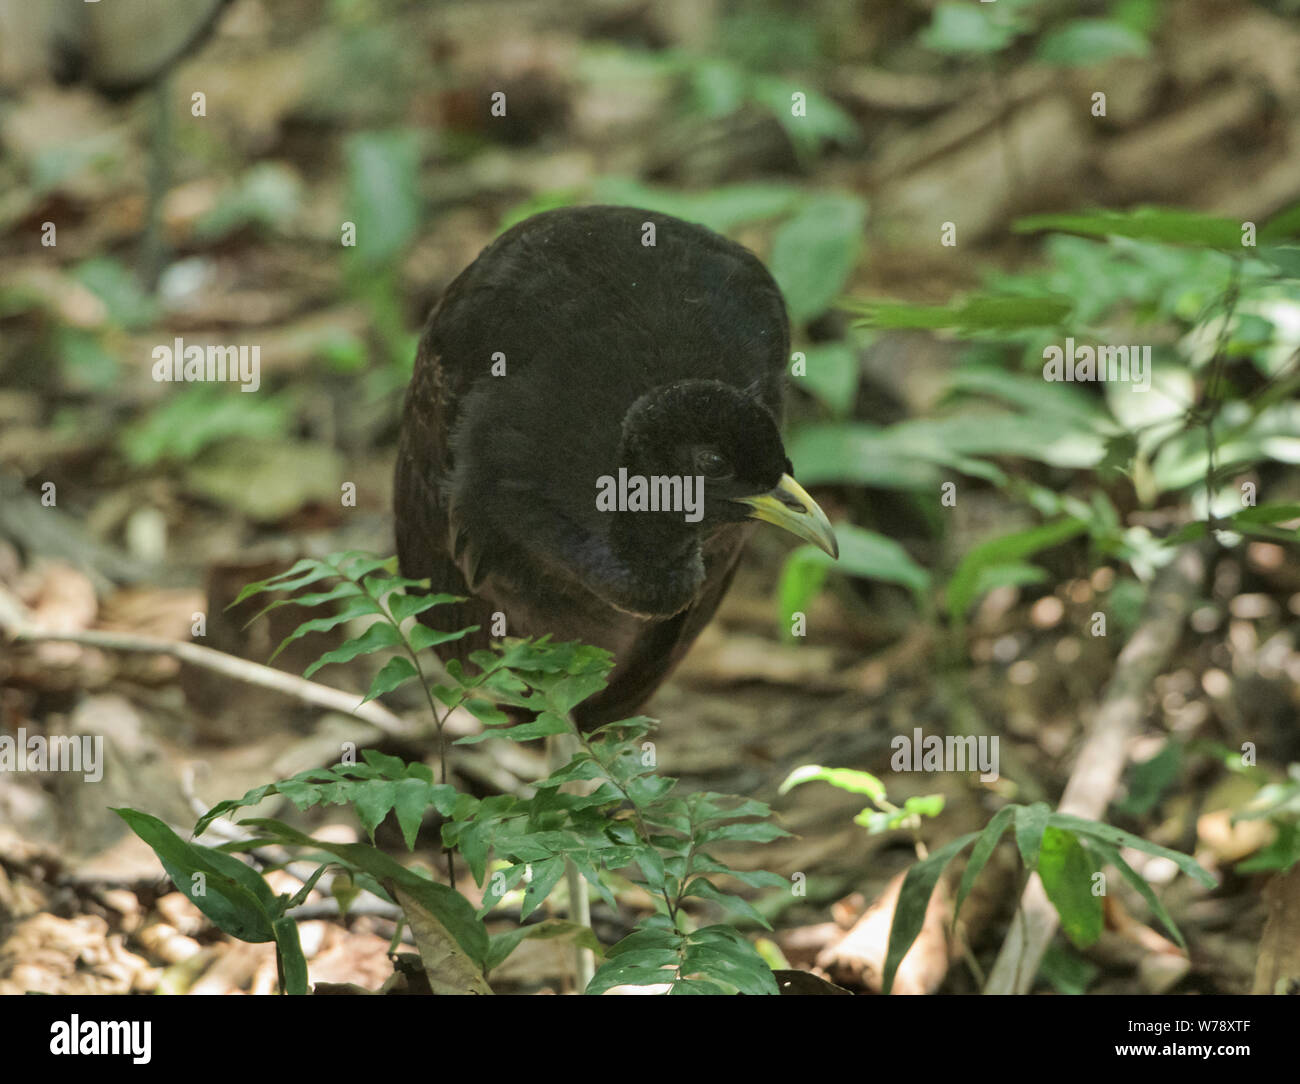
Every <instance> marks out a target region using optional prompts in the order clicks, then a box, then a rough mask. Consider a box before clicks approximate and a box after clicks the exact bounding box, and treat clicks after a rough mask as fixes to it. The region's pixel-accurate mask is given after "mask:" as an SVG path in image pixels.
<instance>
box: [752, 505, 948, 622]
mask: <svg viewBox="0 0 1300 1084" xmlns="http://www.w3.org/2000/svg"><path fill="white" fill-rule="evenodd" d="M835 537H836V539H837V540H838V541H839V544H840V556H839V560H838V561H836V560H835V559H834V558H832V557H831V556H830V554H828V553H825V552H823V551H822V550H820V549H818V548H817V547H816V546H800V547H799V548H798V549H795V550H793V551H792V552H791V553H790V555H789V556H788V557H787V558H786V561H785V566H784V567H783V568H782V570H781V580H780V583H779V584H778V586H777V592H778V598H779V600H780V607H781V611H780V615H779V616H780V622H781V627H782V630H783V631H784V632H786V633H787V634H788V633H789V627H790V617H791V615H792V614H795V613H806V612H807V610H808V608H809V606H810V605H811V603H812V600H813V599H814V598H815V597H816V594H817V591H818V590H820V588H821V584H822V580H823V579H824V578H825V575H826V573H827V572H830V571H833V570H834V571H838V572H842V573H847V574H848V575H850V576H859V577H861V578H862V579H867V580H880V581H882V582H884V583H896V584H899V585H900V586H903V587H906V588H908V589H910V590H911V591H913V592H914V593H915V594H917V595H922V594H924V593H925V592H926V591H927V590H928V589H929V586H930V574H929V572H927V571H926V570H925V569H924V568H922V567H921V566H920V565H918V564H917V563H916V562H915V561H914V560H912V558H911V556H910V555H909V554H908V552H907V551H906V550H905V549H903V547H902V546H900V545H899V544H898V543H897V542H895V541H894V540H893V539H892V538H887V537H885V536H884V535H880V534H876V533H875V532H874V531H868V530H866V529H864V528H862V527H855V526H853V525H852V524H849V523H843V524H838V525H837V526H836V528H835Z"/></svg>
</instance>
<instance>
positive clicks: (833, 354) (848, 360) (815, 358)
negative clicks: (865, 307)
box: [794, 342, 859, 418]
mask: <svg viewBox="0 0 1300 1084" xmlns="http://www.w3.org/2000/svg"><path fill="white" fill-rule="evenodd" d="M800 353H802V354H803V355H804V358H803V366H804V370H803V375H802V376H796V377H795V378H794V381H795V383H796V384H797V385H798V386H799V387H801V388H803V389H804V390H805V391H807V392H809V393H810V394H812V395H814V396H816V397H817V398H818V399H819V400H821V402H822V403H823V404H824V405H825V406H826V408H827V409H828V410H830V412H831V413H832V414H834V415H835V416H836V417H839V418H844V417H849V416H850V415H852V413H853V406H854V403H855V402H856V400H857V395H858V379H859V374H858V353H857V351H856V350H855V349H854V348H853V347H852V346H850V345H849V344H848V343H846V342H830V343H818V344H817V345H815V346H806V347H804V348H803V350H802V351H800Z"/></svg>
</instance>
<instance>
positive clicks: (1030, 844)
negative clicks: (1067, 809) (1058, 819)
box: [1016, 802, 1052, 870]
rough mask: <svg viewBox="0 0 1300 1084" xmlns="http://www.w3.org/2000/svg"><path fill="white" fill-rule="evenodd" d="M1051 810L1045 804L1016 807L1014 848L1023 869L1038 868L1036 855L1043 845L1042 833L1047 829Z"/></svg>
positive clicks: (1037, 803) (1036, 803)
mask: <svg viewBox="0 0 1300 1084" xmlns="http://www.w3.org/2000/svg"><path fill="white" fill-rule="evenodd" d="M1051 813H1052V808H1051V806H1049V805H1048V804H1047V803H1046V802H1035V803H1034V804H1033V805H1022V806H1016V846H1017V847H1019V848H1020V859H1021V861H1023V862H1024V864H1025V869H1027V870H1034V869H1037V868H1038V854H1039V851H1040V849H1041V848H1042V845H1043V831H1044V830H1045V829H1046V828H1047V821H1048V817H1050V816H1051Z"/></svg>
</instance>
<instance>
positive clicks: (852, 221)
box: [768, 195, 867, 324]
mask: <svg viewBox="0 0 1300 1084" xmlns="http://www.w3.org/2000/svg"><path fill="white" fill-rule="evenodd" d="M866 213H867V211H866V205H865V204H864V203H863V202H862V200H861V199H859V198H857V197H855V196H841V195H826V196H817V197H814V198H813V199H811V200H809V201H808V203H807V204H806V205H805V206H804V207H803V208H802V209H801V210H800V211H799V213H798V214H796V215H795V216H794V217H793V218H791V219H790V220H789V221H788V222H786V223H785V224H784V225H782V226H781V228H780V229H779V230H778V231H777V233H776V236H775V238H773V241H772V254H771V258H770V259H769V261H768V266H769V268H770V269H771V272H772V277H773V278H774V279H776V282H777V285H778V286H780V287H781V293H782V294H783V295H784V296H785V301H786V307H787V308H788V309H789V312H790V322H791V323H792V324H803V323H805V322H806V321H808V320H811V319H812V318H813V317H814V316H818V315H820V314H821V313H823V312H825V311H826V309H828V308H829V307H830V306H831V304H832V302H834V300H835V299H836V298H837V297H838V296H839V295H840V293H841V292H842V291H843V289H844V286H845V284H846V283H847V282H848V280H849V276H850V275H851V274H852V273H853V268H854V265H855V264H856V263H857V259H858V252H859V251H860V249H861V247H862V227H863V223H864V221H865V220H866Z"/></svg>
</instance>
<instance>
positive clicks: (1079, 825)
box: [1048, 813, 1218, 888]
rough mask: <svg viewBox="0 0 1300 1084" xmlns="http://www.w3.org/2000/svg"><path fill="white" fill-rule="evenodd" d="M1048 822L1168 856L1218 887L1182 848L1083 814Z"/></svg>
mask: <svg viewBox="0 0 1300 1084" xmlns="http://www.w3.org/2000/svg"><path fill="white" fill-rule="evenodd" d="M1048 823H1049V824H1053V825H1055V826H1056V827H1057V828H1065V829H1068V830H1069V831H1071V832H1077V833H1078V834H1079V835H1081V836H1084V837H1085V838H1086V839H1088V840H1090V841H1091V840H1099V841H1100V842H1102V843H1108V844H1110V845H1111V846H1115V847H1132V848H1133V849H1134V850H1136V851H1142V852H1143V853H1144V854H1153V855H1155V856H1156V857H1158V858H1168V859H1169V860H1170V861H1171V862H1173V863H1174V865H1176V866H1177V867H1178V868H1179V869H1180V870H1182V871H1183V872H1184V873H1186V874H1187V875H1188V876H1189V877H1191V878H1192V879H1193V880H1195V881H1197V882H1199V883H1200V884H1202V885H1204V886H1205V887H1206V888H1215V887H1217V884H1218V882H1216V881H1215V879H1214V877H1213V876H1212V875H1211V874H1210V873H1209V872H1208V871H1206V870H1205V869H1204V868H1202V866H1201V865H1200V863H1199V862H1197V861H1196V859H1194V858H1192V857H1191V856H1190V855H1186V854H1182V853H1180V852H1179V851H1172V850H1170V849H1169V848H1168V847H1162V846H1160V844H1158V843H1152V842H1150V841H1149V840H1145V839H1143V838H1142V837H1141V836H1135V835H1133V834H1132V833H1131V832H1125V831H1124V830H1123V829H1121V828H1112V827H1111V826H1110V825H1109V824H1101V823H1099V822H1097V821H1090V820H1085V819H1084V818H1082V817H1076V816H1073V815H1072V814H1069V813H1053V814H1052V815H1051V816H1050V817H1049V818H1048Z"/></svg>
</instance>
